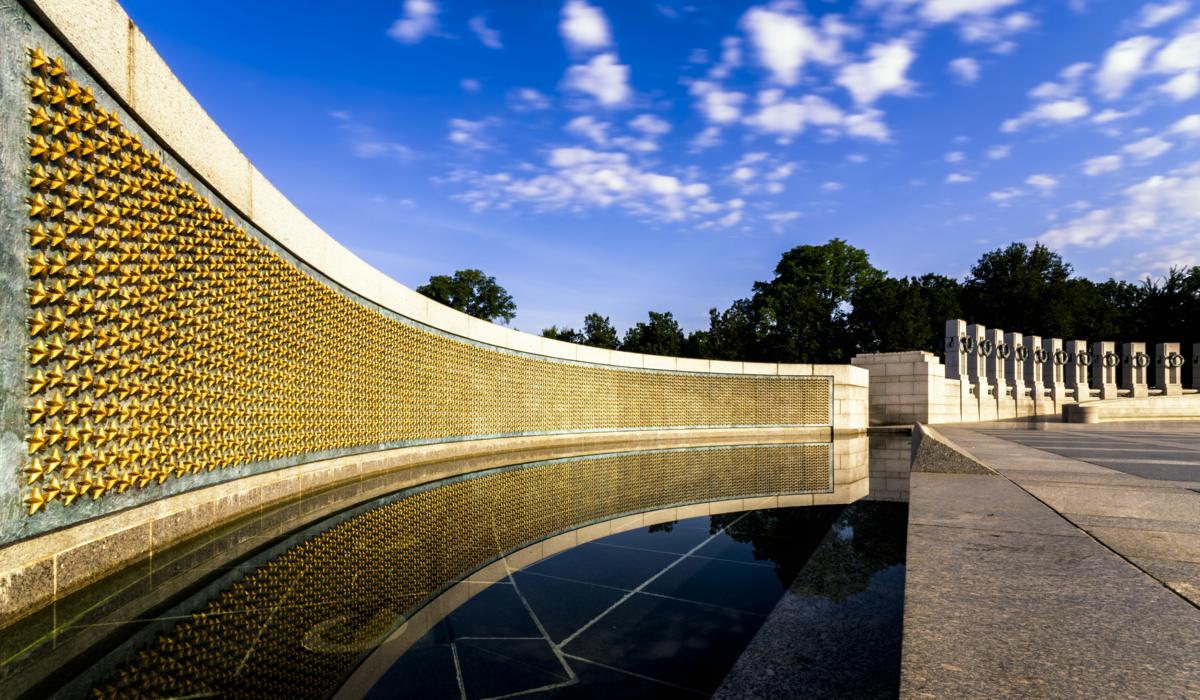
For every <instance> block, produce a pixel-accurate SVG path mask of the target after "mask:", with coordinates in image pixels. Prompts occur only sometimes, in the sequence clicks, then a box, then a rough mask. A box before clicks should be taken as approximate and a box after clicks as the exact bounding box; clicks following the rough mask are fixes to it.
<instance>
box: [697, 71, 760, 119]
mask: <svg viewBox="0 0 1200 700" xmlns="http://www.w3.org/2000/svg"><path fill="white" fill-rule="evenodd" d="M688 91H689V92H690V93H691V94H692V96H694V97H696V98H697V106H698V107H699V109H700V111H701V112H702V113H703V114H704V117H705V118H706V119H707V120H708V121H710V122H712V123H714V124H729V123H731V122H735V121H737V120H738V119H739V118H740V117H741V116H742V103H743V102H745V101H746V95H745V93H741V92H733V91H726V90H724V89H722V87H721V86H720V85H718V84H717V83H714V82H711V81H708V80H697V81H695V82H693V83H692V84H691V85H690V86H689V87H688Z"/></svg>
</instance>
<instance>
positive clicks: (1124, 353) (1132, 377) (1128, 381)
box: [1121, 343, 1150, 399]
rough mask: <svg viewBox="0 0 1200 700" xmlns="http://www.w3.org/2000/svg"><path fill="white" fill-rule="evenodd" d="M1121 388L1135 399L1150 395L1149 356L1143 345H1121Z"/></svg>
mask: <svg viewBox="0 0 1200 700" xmlns="http://www.w3.org/2000/svg"><path fill="white" fill-rule="evenodd" d="M1121 361H1122V364H1121V387H1122V388H1124V389H1128V390H1129V396H1130V397H1132V398H1135V399H1138V398H1141V397H1143V396H1149V395H1150V387H1149V383H1150V382H1149V377H1148V376H1147V375H1148V374H1149V372H1148V371H1147V370H1148V368H1149V367H1150V356H1149V355H1147V354H1146V344H1145V343H1121Z"/></svg>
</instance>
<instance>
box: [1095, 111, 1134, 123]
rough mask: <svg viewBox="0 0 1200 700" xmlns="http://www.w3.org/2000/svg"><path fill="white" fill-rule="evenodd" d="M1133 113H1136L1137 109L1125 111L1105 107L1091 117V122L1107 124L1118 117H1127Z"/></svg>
mask: <svg viewBox="0 0 1200 700" xmlns="http://www.w3.org/2000/svg"><path fill="white" fill-rule="evenodd" d="M1135 114H1137V111H1136V110H1132V109H1131V110H1129V111H1126V112H1122V111H1120V110H1116V109H1105V110H1103V111H1101V112H1099V113H1098V114H1096V115H1095V116H1093V117H1092V123H1093V124H1107V123H1109V122H1115V121H1117V120H1118V119H1127V118H1129V117H1132V116H1134V115H1135Z"/></svg>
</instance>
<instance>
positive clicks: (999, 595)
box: [901, 421, 1200, 698]
mask: <svg viewBox="0 0 1200 700" xmlns="http://www.w3.org/2000/svg"><path fill="white" fill-rule="evenodd" d="M937 432H940V434H941V435H940V436H938V435H937V434H936V433H935V434H934V435H933V437H934V438H935V440H936V442H938V443H939V444H937V445H936V446H934V447H932V448H930V449H929V450H928V451H927V452H926V455H927V456H926V457H925V458H923V457H922V456H921V455H920V454H918V452H917V451H916V450H914V456H915V457H916V459H915V461H914V465H913V474H912V479H911V484H910V489H911V492H910V510H909V527H908V552H907V562H908V569H907V578H906V592H905V614H904V654H903V663H902V665H903V671H902V680H901V695H902V697H909V698H923V697H1011V696H1022V697H1030V696H1032V697H1056V698H1066V697H1080V698H1083V697H1090V698H1095V697H1155V698H1168V697H1172V698H1173V697H1200V421H1195V422H1193V421H1189V422H1175V423H1156V424H1151V423H1124V424H1120V423H1110V424H1101V425H1087V426H1083V425H1069V426H1068V425H1052V426H1049V427H1048V428H1047V429H1045V430H1029V429H1024V428H1006V427H997V426H996V425H995V424H992V425H989V426H980V425H974V426H971V427H969V428H968V427H964V426H938V428H937ZM954 447H957V450H955V449H953V448H954ZM971 462H974V463H975V464H974V465H972V464H971ZM947 465H949V466H947ZM971 472H974V473H971Z"/></svg>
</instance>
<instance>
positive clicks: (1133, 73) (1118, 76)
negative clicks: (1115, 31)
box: [1095, 36, 1161, 100]
mask: <svg viewBox="0 0 1200 700" xmlns="http://www.w3.org/2000/svg"><path fill="white" fill-rule="evenodd" d="M1160 43H1161V41H1160V40H1158V39H1156V38H1154V37H1152V36H1135V37H1133V38H1131V39H1125V40H1124V41H1119V42H1117V43H1116V44H1113V46H1112V47H1111V48H1109V49H1108V51H1107V52H1106V53H1105V54H1104V60H1103V61H1102V62H1101V64H1100V69H1099V70H1098V71H1096V77H1095V79H1096V92H1097V93H1099V95H1100V96H1101V97H1103V98H1104V99H1106V100H1115V99H1116V98H1118V97H1120V96H1121V95H1124V94H1125V91H1126V90H1128V89H1129V86H1130V85H1131V84H1132V83H1133V81H1134V80H1135V79H1136V78H1137V77H1138V75H1140V74H1141V72H1142V69H1143V67H1144V66H1145V64H1146V58H1147V57H1148V56H1149V55H1150V52H1152V51H1153V50H1154V49H1155V48H1157V47H1158V45H1159V44H1160ZM1160 55H1161V54H1160Z"/></svg>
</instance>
